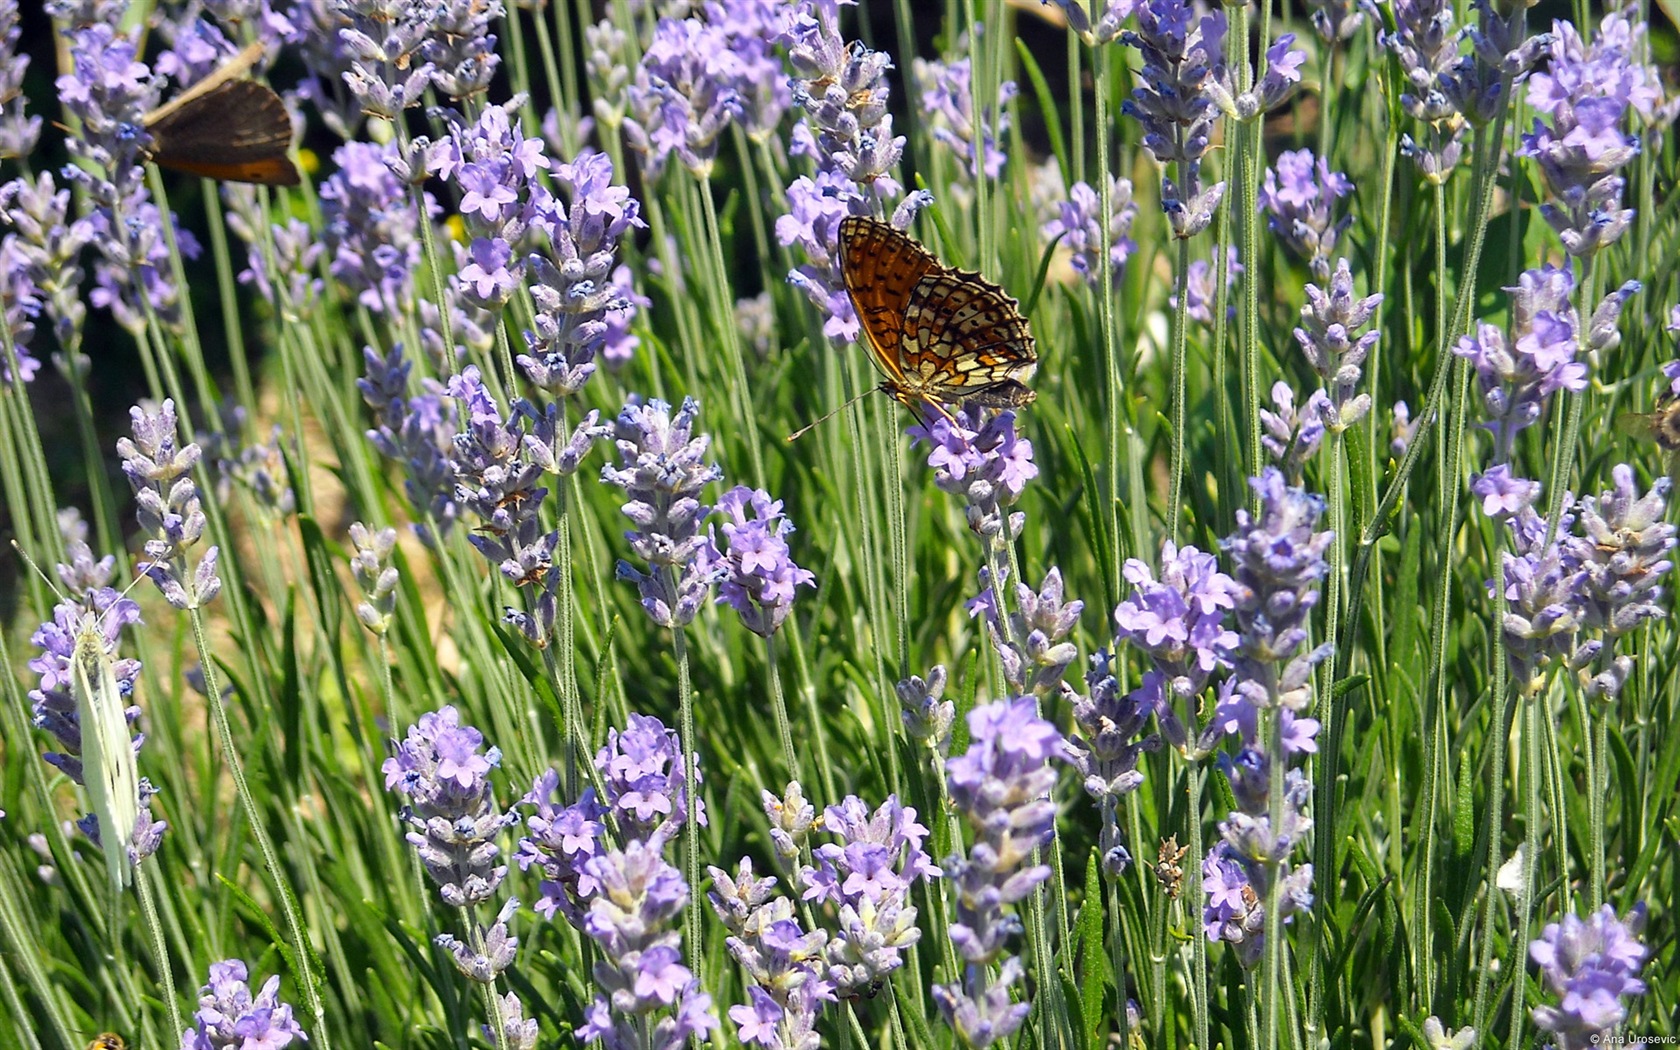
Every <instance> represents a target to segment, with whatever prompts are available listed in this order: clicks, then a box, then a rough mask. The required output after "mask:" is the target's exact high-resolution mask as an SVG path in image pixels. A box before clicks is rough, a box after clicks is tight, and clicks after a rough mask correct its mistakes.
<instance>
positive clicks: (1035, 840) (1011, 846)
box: [933, 697, 1066, 1047]
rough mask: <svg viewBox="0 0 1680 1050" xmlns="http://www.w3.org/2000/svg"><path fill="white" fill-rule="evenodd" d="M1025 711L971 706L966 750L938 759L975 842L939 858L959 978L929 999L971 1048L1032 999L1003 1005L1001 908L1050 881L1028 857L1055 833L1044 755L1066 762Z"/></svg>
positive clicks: (1014, 965)
mask: <svg viewBox="0 0 1680 1050" xmlns="http://www.w3.org/2000/svg"><path fill="white" fill-rule="evenodd" d="M1033 708H1034V702H1033V699H1032V698H1031V697H1017V698H1016V699H1014V700H1006V701H998V702H996V703H991V704H986V705H984V706H982V707H977V708H975V709H974V710H973V711H971V712H969V715H968V730H969V746H968V751H967V752H965V753H964V754H963V755H961V756H960V757H957V758H953V759H951V760H949V761H948V762H946V764H945V769H946V780H947V783H948V784H949V787H950V791H951V800H952V802H953V803H955V805H956V807H957V810H958V812H960V813H961V814H962V815H963V817H964V818H965V819H966V820H967V822H968V826H969V828H970V829H971V830H972V831H973V833H974V836H975V841H974V843H973V845H972V846H971V847H970V848H969V852H968V854H967V855H966V856H964V855H961V854H958V855H955V856H952V857H950V858H948V859H947V860H946V861H945V862H944V864H943V867H944V869H945V877H946V878H947V879H948V880H949V882H950V884H951V886H952V887H953V888H954V890H955V891H956V897H957V902H956V918H955V921H954V922H953V923H952V924H951V928H950V929H951V942H952V944H954V945H955V946H956V949H957V954H958V955H959V956H960V957H961V958H962V960H963V963H964V966H963V975H962V980H961V981H960V982H959V983H954V984H940V985H935V986H934V988H933V1001H934V1003H935V1004H936V1005H937V1006H938V1007H939V1013H940V1015H941V1016H942V1017H944V1018H945V1022H946V1023H947V1024H949V1025H950V1026H951V1027H952V1028H953V1029H954V1030H955V1031H956V1033H957V1035H958V1037H959V1038H960V1039H962V1040H963V1042H964V1043H965V1044H966V1045H968V1046H972V1047H987V1046H991V1045H992V1044H993V1043H995V1042H996V1041H997V1040H999V1039H1006V1038H1008V1037H1009V1036H1010V1035H1013V1034H1014V1033H1015V1031H1016V1030H1017V1029H1019V1028H1020V1027H1021V1023H1022V1022H1023V1021H1025V1020H1026V1017H1027V1014H1028V1013H1029V1012H1031V1010H1032V1004H1031V1003H1030V1002H1026V1001H1023V1002H1019V1003H1016V1002H1012V1001H1011V996H1010V989H1011V988H1012V987H1013V986H1014V985H1016V984H1018V983H1020V982H1021V981H1022V979H1023V977H1024V975H1025V972H1024V970H1023V969H1022V966H1021V961H1020V959H1018V958H1016V957H1015V956H1013V955H1010V954H1009V941H1010V939H1011V938H1012V937H1013V936H1014V935H1015V934H1016V933H1018V932H1019V931H1020V930H1021V920H1020V919H1019V917H1017V916H1016V915H1014V914H1013V913H1011V912H1010V911H1008V910H1007V909H1008V908H1009V907H1010V906H1011V905H1013V904H1016V903H1019V902H1020V901H1022V900H1024V899H1025V898H1026V897H1027V895H1028V894H1030V893H1032V892H1033V890H1034V889H1035V888H1036V887H1037V886H1038V885H1039V884H1040V883H1042V882H1043V881H1044V880H1045V879H1047V878H1049V877H1050V869H1049V868H1048V867H1047V866H1045V865H1042V864H1029V861H1030V860H1031V857H1032V853H1033V851H1034V850H1036V849H1038V848H1040V847H1042V846H1046V845H1048V844H1049V843H1050V840H1051V839H1052V838H1053V837H1054V836H1055V818H1056V804H1055V802H1054V801H1053V800H1052V799H1051V797H1050V792H1051V789H1052V788H1054V787H1055V783H1056V772H1055V770H1054V769H1053V768H1052V767H1051V765H1050V761H1051V760H1052V759H1056V760H1063V759H1065V758H1066V744H1065V742H1064V741H1063V739H1062V735H1061V734H1060V733H1058V732H1057V731H1056V727H1055V726H1052V725H1051V724H1050V723H1049V722H1046V721H1044V720H1043V719H1042V718H1040V717H1038V715H1037V714H1035V713H1034V710H1033ZM994 963H999V964H1000V965H999V969H998V974H997V979H996V980H993V979H992V978H991V975H990V972H989V971H990V967H991V966H992V965H993V964H994Z"/></svg>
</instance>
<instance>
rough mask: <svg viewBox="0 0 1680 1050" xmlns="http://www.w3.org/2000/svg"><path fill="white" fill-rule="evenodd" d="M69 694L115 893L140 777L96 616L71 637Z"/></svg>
mask: <svg viewBox="0 0 1680 1050" xmlns="http://www.w3.org/2000/svg"><path fill="white" fill-rule="evenodd" d="M70 691H71V692H72V693H73V694H74V696H75V700H76V723H77V728H78V729H80V730H81V737H82V741H81V744H82V755H81V758H82V782H83V783H84V784H86V785H87V790H88V796H89V798H90V800H91V801H92V802H93V812H94V815H95V816H97V817H98V818H99V844H100V848H101V849H102V850H103V851H104V853H105V868H106V871H107V872H108V873H109V875H110V877H111V886H112V889H113V890H115V891H119V892H120V891H121V890H122V888H123V887H124V886H126V885H128V882H129V877H130V875H129V867H130V865H129V861H128V843H129V840H130V839H131V838H132V837H133V836H134V825H135V821H136V820H137V819H138V818H139V816H140V774H139V771H138V770H137V769H136V767H135V763H134V738H133V737H132V736H130V735H129V732H128V716H127V713H126V706H127V705H125V704H124V703H123V695H122V690H121V688H120V687H119V686H118V685H117V674H116V664H115V658H114V657H112V656H111V654H110V653H108V652H106V651H105V643H104V638H103V637H102V635H101V633H100V630H99V627H98V617H97V615H90V617H89V618H88V620H87V621H86V623H85V624H84V625H83V628H82V630H80V631H79V632H78V633H77V636H76V644H75V647H74V648H73V649H72V650H71V654H70Z"/></svg>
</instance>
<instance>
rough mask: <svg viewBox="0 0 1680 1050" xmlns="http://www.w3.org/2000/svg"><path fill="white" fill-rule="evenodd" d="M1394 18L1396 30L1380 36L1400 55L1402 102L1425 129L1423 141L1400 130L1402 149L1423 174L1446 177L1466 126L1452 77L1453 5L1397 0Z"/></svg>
mask: <svg viewBox="0 0 1680 1050" xmlns="http://www.w3.org/2000/svg"><path fill="white" fill-rule="evenodd" d="M1394 23H1395V28H1394V32H1392V33H1389V32H1382V31H1379V33H1378V39H1379V40H1380V41H1381V42H1382V44H1383V46H1384V47H1386V48H1388V49H1389V50H1390V51H1392V52H1394V54H1395V55H1396V56H1397V57H1398V58H1399V60H1400V71H1401V74H1402V75H1403V76H1404V77H1405V79H1406V90H1405V91H1402V92H1401V94H1400V107H1401V108H1402V109H1403V110H1405V112H1406V114H1407V115H1408V116H1410V117H1411V118H1412V119H1414V120H1417V121H1420V122H1422V123H1423V124H1424V125H1425V127H1426V129H1427V130H1426V133H1425V137H1424V140H1423V141H1422V142H1419V141H1417V140H1416V139H1414V138H1413V137H1412V136H1411V135H1410V134H1405V135H1402V136H1401V138H1400V150H1401V152H1402V153H1404V154H1406V155H1407V156H1409V157H1411V158H1412V161H1413V163H1415V164H1416V165H1417V168H1418V171H1419V172H1421V173H1422V175H1423V176H1424V178H1426V179H1428V180H1429V181H1430V182H1434V183H1437V184H1438V183H1443V182H1445V181H1446V180H1447V177H1448V176H1450V175H1451V174H1452V173H1453V169H1454V168H1456V167H1458V162H1459V161H1460V160H1461V159H1462V158H1463V156H1464V131H1465V128H1466V127H1467V124H1466V122H1465V118H1464V112H1463V110H1462V109H1461V108H1460V106H1459V101H1458V97H1459V93H1458V91H1457V90H1456V83H1455V81H1454V79H1453V74H1454V72H1455V71H1456V70H1457V68H1458V59H1459V54H1458V34H1457V33H1456V32H1455V31H1454V30H1453V5H1452V4H1450V3H1447V2H1446V0H1396V2H1395V4H1394Z"/></svg>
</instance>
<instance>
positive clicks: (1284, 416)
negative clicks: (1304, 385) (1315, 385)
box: [1260, 379, 1335, 485]
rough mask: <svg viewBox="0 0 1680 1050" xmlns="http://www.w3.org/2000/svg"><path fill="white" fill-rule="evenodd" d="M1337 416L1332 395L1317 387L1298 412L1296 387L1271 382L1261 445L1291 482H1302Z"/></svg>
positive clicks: (1262, 417)
mask: <svg viewBox="0 0 1680 1050" xmlns="http://www.w3.org/2000/svg"><path fill="white" fill-rule="evenodd" d="M1334 418H1335V410H1334V408H1333V406H1332V405H1331V404H1330V395H1328V394H1326V393H1325V392H1324V391H1323V390H1322V389H1319V390H1314V391H1313V392H1312V394H1311V395H1309V396H1308V398H1307V403H1306V404H1304V405H1302V406H1301V407H1300V409H1299V410H1298V411H1297V409H1296V407H1295V390H1294V388H1293V387H1291V386H1290V385H1289V384H1288V383H1285V382H1284V381H1283V380H1281V379H1280V380H1278V381H1277V382H1276V383H1273V384H1272V407H1271V408H1269V409H1267V408H1262V409H1261V410H1260V426H1261V434H1260V444H1261V446H1262V447H1263V448H1264V449H1265V450H1266V455H1267V456H1269V457H1270V458H1271V461H1272V463H1273V465H1274V466H1275V467H1276V468H1277V469H1278V470H1280V471H1282V472H1283V476H1284V477H1285V478H1286V479H1288V481H1289V483H1290V484H1292V485H1299V484H1300V483H1301V478H1302V475H1303V473H1304V472H1305V470H1306V465H1307V463H1309V462H1310V461H1311V460H1312V458H1313V457H1314V456H1316V455H1318V450H1319V449H1320V448H1321V447H1323V444H1324V433H1325V429H1326V427H1327V426H1328V424H1329V423H1330V421H1331V420H1333V419H1334Z"/></svg>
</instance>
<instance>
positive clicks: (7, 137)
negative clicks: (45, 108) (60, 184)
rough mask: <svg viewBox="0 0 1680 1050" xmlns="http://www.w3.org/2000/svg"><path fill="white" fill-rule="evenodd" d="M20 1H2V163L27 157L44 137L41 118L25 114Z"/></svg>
mask: <svg viewBox="0 0 1680 1050" xmlns="http://www.w3.org/2000/svg"><path fill="white" fill-rule="evenodd" d="M22 35H23V30H22V29H21V28H19V26H18V3H17V0H0V99H4V100H5V101H3V102H0V160H12V159H15V158H18V157H27V156H29V154H30V153H32V152H33V151H34V149H35V142H36V140H37V139H39V138H40V137H41V118H40V117H31V116H29V115H28V114H27V113H25V112H24V102H25V99H24V95H23V80H24V76H25V75H26V74H27V73H28V71H29V56H28V55H20V54H18V40H19V39H20V38H21V37H22Z"/></svg>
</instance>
